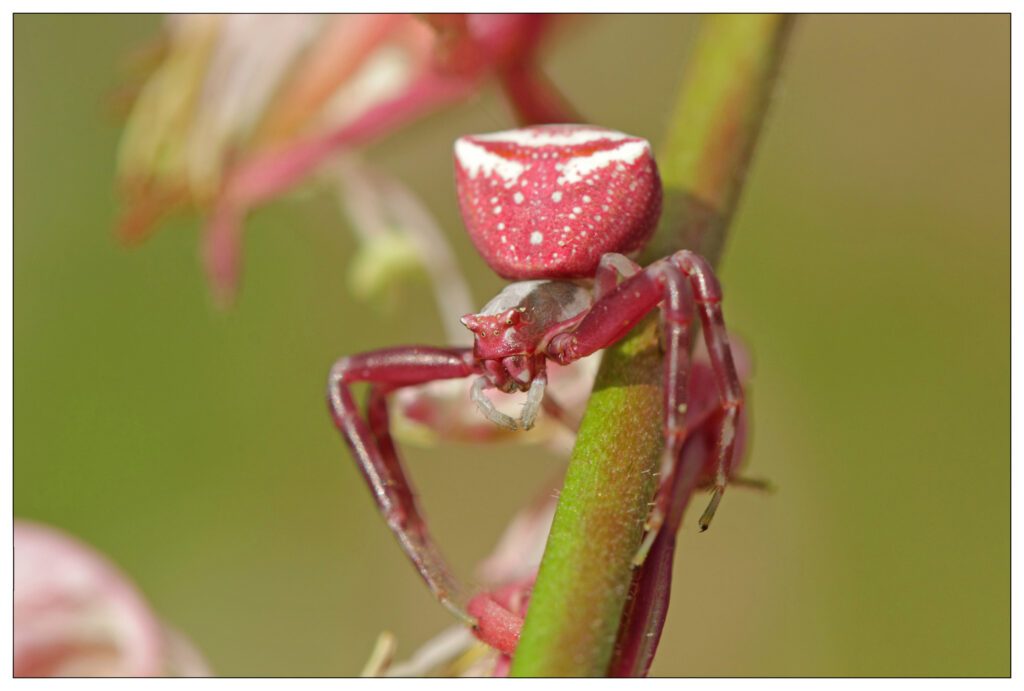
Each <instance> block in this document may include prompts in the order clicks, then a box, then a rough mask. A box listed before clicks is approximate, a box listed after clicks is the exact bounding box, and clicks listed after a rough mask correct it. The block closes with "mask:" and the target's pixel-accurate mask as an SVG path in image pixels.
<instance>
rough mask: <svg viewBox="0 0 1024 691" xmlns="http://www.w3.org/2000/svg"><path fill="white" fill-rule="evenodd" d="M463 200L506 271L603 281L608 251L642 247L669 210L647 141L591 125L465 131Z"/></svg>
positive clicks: (490, 258) (460, 177) (460, 172)
mask: <svg viewBox="0 0 1024 691" xmlns="http://www.w3.org/2000/svg"><path fill="white" fill-rule="evenodd" d="M455 171H456V172H455V175H456V187H457V189H458V196H459V206H460V209H461V211H462V217H463V220H464V221H465V223H466V228H467V229H468V231H469V235H470V237H471V238H472V240H473V243H474V244H475V245H476V248H477V250H478V251H479V252H480V254H481V256H483V258H484V260H485V261H486V262H487V263H488V265H490V267H491V268H492V269H493V270H494V271H495V272H496V273H497V274H498V275H500V276H502V277H504V278H507V279H512V280H517V279H529V278H589V277H593V275H594V272H595V270H596V269H597V265H598V262H600V260H601V257H602V255H604V254H606V253H608V252H619V253H623V254H630V253H632V252H635V251H637V250H639V249H640V248H642V247H643V246H644V244H645V243H646V242H647V240H648V239H649V238H650V236H651V233H652V232H653V231H654V227H655V224H656V223H657V220H658V215H659V214H660V212H661V180H660V178H659V177H658V169H657V166H656V165H655V163H654V157H653V156H652V154H651V147H650V145H649V144H648V143H647V141H646V140H644V139H640V138H638V137H632V136H630V135H626V134H623V133H621V132H616V131H614V130H608V129H603V128H599V127H588V126H582V125H543V126H538V127H529V128H525V129H519V130H510V131H506V132H496V133H494V134H485V135H475V136H467V137H461V138H460V139H459V140H458V141H456V143H455Z"/></svg>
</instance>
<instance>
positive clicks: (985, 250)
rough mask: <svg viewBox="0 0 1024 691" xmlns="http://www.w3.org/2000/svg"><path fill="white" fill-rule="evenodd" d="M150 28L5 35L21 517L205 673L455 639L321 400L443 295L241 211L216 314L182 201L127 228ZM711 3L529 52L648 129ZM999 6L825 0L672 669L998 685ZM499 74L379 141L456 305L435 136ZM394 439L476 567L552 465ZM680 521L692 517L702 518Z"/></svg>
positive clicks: (752, 289)
mask: <svg viewBox="0 0 1024 691" xmlns="http://www.w3.org/2000/svg"><path fill="white" fill-rule="evenodd" d="M160 21H161V19H160V17H158V16H154V15H149V16H104V15H89V16H34V15H19V16H17V17H16V18H15V47H14V55H15V64H14V67H15V98H14V113H15V123H16V125H15V127H16V129H15V160H14V180H15V197H14V200H15V210H14V211H15V213H14V221H15V223H14V247H15V286H14V290H15V292H14V295H15V302H14V305H15V317H14V319H15V330H14V343H15V353H16V355H15V363H14V382H15V384H14V398H15V410H16V412H15V427H14V429H15V440H16V441H15V451H16V453H15V488H14V496H15V512H16V515H17V516H20V517H26V518H33V519H37V520H41V521H46V522H49V523H52V524H55V525H57V526H61V527H63V528H65V529H67V530H69V531H71V532H73V533H75V534H77V535H78V536H80V537H82V538H83V539H85V540H87V541H88V542H91V543H92V544H94V545H95V546H97V547H98V548H99V549H101V550H103V551H105V552H106V553H108V554H109V555H111V557H112V558H113V559H114V560H116V561H117V562H118V563H119V564H120V565H121V566H122V567H123V568H124V569H125V570H126V571H127V572H128V573H130V574H131V575H132V576H133V577H134V578H135V579H136V580H137V582H138V583H139V585H140V587H141V588H142V589H143V590H144V591H145V593H146V595H147V596H148V597H149V599H150V600H151V601H152V603H153V604H154V606H155V607H156V608H157V609H158V610H159V611H160V612H161V613H162V614H163V615H164V617H165V618H167V619H168V620H169V621H170V622H172V623H173V624H174V625H176V626H177V627H179V628H180V629H182V630H183V631H185V632H187V634H188V635H189V636H190V637H191V638H192V639H193V640H194V641H195V642H196V644H197V645H198V646H199V647H200V648H201V649H202V650H203V651H204V652H205V654H206V655H207V656H208V658H209V660H210V662H211V664H212V665H213V668H214V669H215V671H216V672H217V673H219V674H223V675H303V676H314V675H351V674H354V673H357V672H358V671H359V669H360V668H361V666H362V664H363V662H364V661H365V659H366V657H367V655H368V654H369V652H370V649H371V646H372V644H373V641H374V639H375V637H376V636H377V634H378V632H379V631H380V630H382V629H390V630H392V631H394V632H395V633H396V634H397V636H398V640H399V646H400V650H399V656H400V657H404V656H405V655H407V654H408V653H410V652H411V651H412V650H414V649H415V648H416V647H418V645H419V644H420V643H421V642H423V641H424V640H425V639H426V638H428V637H429V636H431V635H432V634H434V633H435V632H437V631H439V630H440V629H441V628H443V627H445V626H447V625H449V623H450V620H449V616H448V615H447V614H446V613H445V612H444V611H443V610H442V609H441V608H440V607H438V606H436V605H435V604H434V602H433V601H432V599H431V598H430V596H429V594H428V593H427V591H426V589H425V588H424V587H423V586H422V585H421V583H420V582H419V580H418V578H417V576H416V575H415V574H414V573H413V571H412V570H411V568H410V567H409V566H408V565H407V564H406V563H405V561H404V558H403V557H402V555H401V553H400V551H399V549H398V548H397V546H396V545H395V544H394V542H393V540H392V538H391V537H390V535H389V533H388V531H387V530H386V528H385V526H384V525H383V523H382V522H381V521H380V519H379V518H378V516H377V514H376V512H375V511H374V509H373V506H372V503H371V501H370V498H369V496H368V493H367V492H366V490H365V488H364V487H363V486H362V483H361V480H360V479H359V477H358V475H357V472H356V470H355V467H354V465H353V463H352V462H351V461H350V460H349V457H348V454H347V451H346V450H345V448H344V447H343V445H342V443H341V441H340V440H339V438H338V435H337V433H336V432H335V430H334V428H333V426H332V425H331V423H330V420H329V418H328V416H327V414H326V412H325V410H324V404H323V389H324V381H325V376H326V372H327V369H328V368H329V366H330V364H331V363H332V362H333V360H334V359H335V358H336V357H337V356H339V355H341V354H345V353H351V352H353V351H359V350H364V349H369V348H374V347H380V346H385V345H392V344H399V343H406V342H441V341H442V340H443V334H442V329H441V326H440V324H439V323H438V320H437V317H436V316H434V315H435V312H434V308H433V304H432V301H431V299H430V296H429V291H428V290H425V289H424V288H423V287H422V286H417V285H415V284H412V285H406V286H405V287H404V288H405V289H404V291H403V295H402V301H401V307H400V309H398V310H391V311H388V310H384V309H382V308H381V306H380V305H378V304H372V303H370V304H368V303H363V302H360V301H358V300H356V299H355V298H354V297H352V296H351V295H350V294H348V292H347V290H346V283H345V271H346V266H347V261H348V258H349V257H350V256H351V254H352V252H353V251H354V248H355V245H354V241H353V238H352V235H351V233H350V232H349V231H348V230H347V228H346V224H345V221H344V220H343V219H342V218H341V217H340V215H339V214H338V211H337V209H336V206H335V202H334V201H333V200H332V199H330V198H327V197H325V196H319V195H314V196H309V195H305V196H293V197H291V198H289V199H285V200H282V201H280V202H278V203H275V204H273V205H271V206H269V207H266V208H264V209H262V210H261V211H259V212H258V213H256V214H255V215H254V216H253V217H251V219H250V221H249V223H248V225H247V229H248V236H247V242H246V248H245V249H246V274H245V277H244V285H243V287H242V293H241V297H240V300H239V302H238V304H237V305H236V307H235V308H234V309H232V310H231V311H229V312H224V313H222V312H218V311H216V310H215V309H213V308H212V307H211V305H210V300H209V298H208V294H207V290H206V286H205V283H204V279H203V276H202V274H201V272H200V269H199V265H198V262H197V256H196V255H197V249H196V248H197V232H198V224H197V223H196V221H195V219H189V218H185V219H180V220H178V221H174V222H171V223H167V224H165V225H164V227H163V228H162V229H161V231H160V232H158V233H157V234H156V235H155V236H154V237H153V238H152V239H151V240H150V241H149V242H147V243H146V244H145V245H144V246H142V247H141V248H139V249H137V250H133V251H128V250H125V249H124V248H122V247H120V246H119V245H118V244H117V243H116V242H115V241H114V239H113V237H112V225H113V219H114V216H115V203H114V194H113V174H114V155H115V151H116V146H117V140H118V136H119V129H118V123H117V121H116V119H115V118H113V117H111V116H110V115H109V112H108V111H109V108H108V107H107V105H106V104H105V99H107V97H108V96H109V94H110V93H111V91H112V90H113V89H114V88H115V87H116V86H117V85H118V80H119V69H120V68H119V66H120V65H122V63H123V59H124V56H125V55H126V54H127V53H128V52H129V51H130V50H132V49H133V48H135V47H137V46H138V45H139V44H141V43H142V42H144V41H145V40H146V39H148V38H149V37H151V36H152V35H154V34H155V33H156V31H157V29H158V26H159V23H160ZM698 22H699V20H698V18H696V17H690V16H671V17H668V16H628V15H627V16H603V17H592V18H590V19H588V20H586V21H581V22H577V23H576V24H574V25H572V26H570V27H569V29H568V30H567V31H565V32H564V33H563V34H562V35H561V38H560V39H559V40H558V41H557V44H556V45H553V46H552V47H551V48H552V49H551V51H550V53H549V59H548V63H547V64H548V69H549V72H550V74H551V75H552V76H553V78H554V79H555V81H556V82H557V83H558V84H560V85H561V86H562V87H563V88H564V90H565V91H566V92H567V94H568V95H569V96H570V97H571V99H572V100H573V101H574V102H575V103H576V104H577V105H578V106H579V107H580V109H581V110H582V111H583V112H584V113H586V114H587V115H588V116H589V117H590V118H591V119H592V120H593V121H595V122H598V123H600V124H603V125H606V126H609V127H614V128H617V129H622V130H625V131H628V132H631V133H635V134H639V135H642V136H647V137H648V138H651V139H653V140H655V141H657V140H658V139H659V138H660V133H661V132H662V130H663V128H664V125H665V123H666V121H667V114H668V110H669V108H670V105H671V104H672V102H673V99H674V94H675V89H676V86H677V85H678V83H679V80H680V76H681V73H682V70H683V68H684V66H685V61H686V56H687V54H688V52H689V50H690V48H691V46H692V42H693V37H694V35H695V32H696V29H697V25H698ZM1009 39H1010V22H1009V17H1008V16H995V15H989V16H912V17H911V16H884V17H883V16H840V15H832V16H808V17H803V18H801V19H800V20H799V22H798V24H797V26H796V29H795V32H794V34H793V36H792V41H791V44H790V50H789V53H788V58H787V61H786V63H785V66H784V73H783V77H782V81H781V87H780V88H779V90H778V92H777V96H776V98H775V101H774V104H773V107H772V111H771V113H770V115H769V119H768V122H767V125H766V128H765V131H764V136H763V139H762V142H761V145H760V147H759V149H758V151H757V153H756V157H755V161H754V165H753V168H752V170H751V172H750V175H749V179H748V184H747V188H746V192H745V195H744V199H743V201H742V203H741V206H740V210H739V214H738V217H737V219H736V223H735V226H734V228H733V231H732V233H731V236H730V240H729V244H728V247H727V250H726V253H725V256H724V261H723V264H722V267H721V277H722V281H723V283H724V286H725V290H726V300H727V313H728V320H729V324H730V325H731V327H732V329H733V330H734V331H735V332H737V333H738V334H739V335H740V336H741V337H742V338H743V339H744V340H745V341H746V342H747V343H749V344H750V346H751V348H752V350H753V351H754V354H755V358H756V375H755V378H754V382H753V384H752V386H751V390H750V397H751V401H752V402H751V405H752V411H753V416H754V417H753V419H754V425H755V427H754V441H753V445H752V450H751V454H750V457H749V459H748V463H749V471H750V473H751V474H753V475H757V476H766V477H770V478H771V479H772V480H773V481H774V482H775V483H776V484H777V485H778V486H779V488H780V489H779V491H778V492H777V493H775V494H773V495H758V494H755V493H750V492H744V491H733V492H731V493H730V494H729V496H728V498H727V500H726V501H725V503H724V504H723V506H722V510H721V511H720V512H719V515H718V517H717V518H716V522H715V527H714V529H713V530H712V531H710V532H709V533H707V534H704V535H698V534H697V531H696V530H695V529H687V530H684V533H683V535H682V538H681V545H680V548H679V551H678V557H677V558H678V562H677V576H676V582H675V586H674V593H673V600H672V611H671V613H670V617H669V622H668V626H667V628H666V631H665V635H664V638H663V641H662V645H661V652H660V657H659V659H658V661H657V662H656V664H655V667H654V670H653V672H654V673H655V674H660V675H683V674H685V675H1007V674H1009V671H1010V649H1009V642H1010V636H1009V634H1010V618H1009V615H1010V610H1009V604H1010V578H1009V576H1010V561H1009V558H1010V543H1009V530H1010V521H1009V519H1010V486H1009V461H1010V454H1009V451H1010V435H1009V411H1010V387H1009V374H1010V353H1009V346H1010V333H1009V328H1010V320H1009V309H1010V297H1009V278H1010V271H1009V267H1010V263H1009V247H1010V243H1009V171H1010V168H1009V135H1010V126H1009V125H1010V121H1009V112H1010V110H1009V107H1010V102H1009V84H1010V82H1009V51H1010V40H1009ZM510 124H511V120H510V118H509V116H508V114H507V111H506V109H505V107H504V105H503V103H502V102H501V100H500V98H499V97H498V95H497V94H496V92H495V91H494V90H493V89H489V90H488V91H487V92H485V94H484V95H483V96H482V97H481V98H479V99H477V100H475V101H473V102H471V103H468V104H466V105H463V106H459V107H457V108H454V109H451V110H448V111H446V112H445V113H444V114H442V115H439V116H435V117H432V118H430V119H428V120H425V121H421V122H419V123H418V124H416V125H415V126H413V127H411V128H408V129H407V130H405V131H403V132H402V133H401V134H399V135H398V136H395V137H392V138H390V139H388V140H386V141H385V142H383V143H381V144H379V145H377V146H375V147H373V148H372V149H371V150H370V157H371V160H373V161H374V162H375V163H377V164H379V165H380V166H382V167H383V168H384V169H386V170H389V171H392V172H394V173H395V174H397V175H399V176H400V177H401V178H402V179H403V180H405V181H406V182H407V183H408V184H409V185H410V186H411V187H412V188H413V189H414V190H415V191H416V192H417V193H418V194H420V195H421V197H422V198H423V199H424V200H425V201H426V202H427V204H428V205H429V206H430V208H431V209H432V210H433V211H434V212H435V213H436V214H437V216H438V218H439V219H440V220H441V222H442V224H443V226H444V227H445V229H446V230H447V231H448V232H449V234H450V237H451V239H452V242H453V244H454V245H455V247H456V249H457V251H458V253H459V255H460V259H461V260H462V261H463V262H464V267H465V270H466V272H467V275H468V276H469V277H470V279H471V281H472V285H473V288H474V293H475V298H476V299H477V300H478V301H479V302H480V303H481V304H482V303H483V302H484V301H485V300H486V299H487V298H489V297H490V295H491V294H492V293H494V292H495V291H496V289H497V288H498V286H499V285H500V283H499V281H498V279H496V278H495V277H494V276H492V275H490V274H489V272H488V271H487V269H486V267H485V266H484V265H483V262H482V261H481V260H480V259H478V258H477V257H476V256H475V255H474V253H473V252H472V249H471V247H470V246H469V243H468V240H467V239H466V238H465V237H464V235H463V233H462V231H461V223H460V221H459V219H458V213H457V208H456V203H455V196H454V191H453V184H452V174H451V170H450V166H451V163H450V145H451V142H452V140H453V139H454V138H455V137H456V136H458V135H460V134H464V133H467V132H476V131H487V130H493V129H497V128H503V127H507V126H509V125H510ZM528 448H529V450H528V451H524V450H523V447H515V446H502V447H499V448H486V449H485V448H480V447H472V446H445V447H441V448H437V449H429V450H419V449H411V450H409V451H408V453H407V456H408V462H409V465H410V466H411V468H412V472H413V475H414V477H415V479H416V480H417V482H418V484H419V488H420V491H421V494H422V495H423V499H424V503H425V505H426V507H427V511H428V512H429V514H430V515H431V518H432V521H433V523H434V524H435V530H436V533H437V534H438V536H439V539H440V540H441V541H442V543H443V544H444V545H446V546H447V548H448V552H449V553H450V555H451V557H452V558H453V561H454V562H455V563H456V565H457V567H458V568H459V570H460V571H461V572H462V573H464V574H467V573H469V571H470V569H471V568H472V566H473V564H474V563H475V561H476V560H477V559H478V558H480V557H481V556H482V555H484V554H486V553H487V552H488V551H489V549H490V547H491V545H492V543H493V542H494V540H496V538H497V536H498V535H499V534H500V532H501V530H502V528H503V526H504V525H505V524H506V522H507V521H508V519H509V518H510V516H511V515H512V514H513V513H514V512H515V511H516V509H517V507H519V506H521V505H523V504H524V503H525V502H526V501H527V500H528V498H530V497H532V496H533V494H534V493H535V492H536V491H537V489H538V487H540V485H541V484H542V483H543V481H544V480H545V478H546V477H548V476H549V474H550V473H552V472H554V471H555V470H556V469H557V468H559V467H560V464H561V461H560V460H559V459H558V458H557V457H556V456H554V455H552V454H549V453H545V452H542V451H537V450H534V449H533V448H532V447H528ZM692 522H693V521H692V518H691V519H690V520H689V521H688V524H689V525H690V526H691V528H692V527H693V526H692Z"/></svg>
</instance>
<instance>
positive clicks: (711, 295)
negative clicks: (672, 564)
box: [547, 250, 743, 563]
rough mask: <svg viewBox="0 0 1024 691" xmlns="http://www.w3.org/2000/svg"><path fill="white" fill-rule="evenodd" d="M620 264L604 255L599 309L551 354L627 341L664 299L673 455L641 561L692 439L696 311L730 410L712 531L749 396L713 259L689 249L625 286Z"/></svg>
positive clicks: (563, 358)
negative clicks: (690, 382) (689, 406)
mask: <svg viewBox="0 0 1024 691" xmlns="http://www.w3.org/2000/svg"><path fill="white" fill-rule="evenodd" d="M627 261H628V260H627ZM618 264H620V261H619V260H618V259H617V258H615V257H608V258H607V260H606V259H604V258H603V259H602V262H601V264H600V266H599V271H598V276H597V280H596V281H595V283H596V290H597V293H598V294H597V297H596V299H595V301H594V304H593V306H592V307H591V309H590V311H589V312H588V313H587V315H586V316H585V317H584V318H583V319H582V320H581V321H580V322H579V324H578V325H577V326H576V328H575V330H573V331H571V332H566V333H562V334H558V335H557V336H555V337H554V338H552V339H551V341H550V342H549V345H548V349H547V353H548V356H549V357H551V358H552V359H554V360H555V361H556V362H559V363H561V364H567V363H569V362H573V361H575V360H578V359H579V358H581V357H586V356H587V355H589V354H591V353H593V352H594V351H596V350H599V349H601V348H605V347H608V346H610V345H612V344H613V343H616V342H617V341H619V340H620V339H621V338H623V337H624V336H625V335H626V334H627V333H628V332H629V331H630V330H631V329H632V328H633V327H634V326H635V325H636V324H637V322H639V321H640V319H641V318H643V316H644V315H645V314H647V313H648V312H649V311H650V310H652V309H654V308H655V307H656V306H657V305H658V304H659V303H661V304H662V327H663V336H664V349H665V365H664V367H665V393H664V397H665V398H664V401H665V437H666V455H665V461H664V462H663V464H662V470H661V477H660V478H659V490H658V493H657V495H656V497H655V502H654V508H653V510H652V512H651V516H650V518H649V519H648V524H647V528H648V535H647V537H646V539H645V541H644V543H643V545H642V546H641V549H640V551H639V553H638V554H637V563H641V562H642V561H643V557H644V555H645V554H646V551H647V549H649V548H650V545H651V543H653V540H654V537H655V536H656V534H657V531H658V529H659V528H660V527H661V525H662V523H663V522H664V520H665V514H666V510H667V507H668V503H669V502H670V501H671V492H670V488H671V485H672V479H673V476H674V474H675V473H676V472H677V471H678V468H677V465H678V463H679V459H680V451H681V449H682V447H683V444H684V443H685V441H686V435H687V429H686V424H685V419H686V393H687V374H688V371H689V366H690V338H691V336H690V323H691V321H692V314H693V313H694V312H695V311H696V313H697V315H698V316H699V318H700V321H701V325H702V327H703V332H704V339H705V342H706V343H707V350H708V354H709V358H710V360H711V365H712V369H713V371H714V375H715V383H716V387H717V388H718V390H719V395H720V397H721V407H722V410H723V415H722V418H721V426H720V431H719V435H718V445H717V447H718V459H717V462H716V465H715V478H714V488H713V494H712V498H711V502H710V504H709V505H708V508H707V509H706V510H705V511H704V514H703V515H702V516H701V518H700V528H701V530H706V529H707V527H708V525H709V523H710V521H711V518H712V516H714V513H715V510H716V509H717V507H718V503H719V502H720V501H721V497H722V493H723V492H724V491H725V485H726V482H727V480H728V473H729V471H730V470H731V466H732V456H733V450H734V447H735V439H736V421H737V415H738V414H739V410H740V408H741V407H742V404H743V393H742V390H741V387H740V384H739V376H738V375H737V374H736V368H735V365H734V364H733V360H732V354H731V351H730V350H729V341H728V336H727V334H726V331H725V322H724V319H723V316H722V307H721V300H722V293H721V288H720V287H719V285H718V281H717V280H716V279H715V277H714V274H713V273H712V271H711V268H710V266H708V264H707V262H705V261H704V259H702V258H701V257H700V256H699V255H696V254H694V253H693V252H689V251H686V250H684V251H681V252H677V253H676V254H674V255H672V256H671V257H669V258H667V259H663V260H660V261H657V262H655V263H654V264H651V265H650V266H648V267H647V268H646V269H643V270H642V271H639V272H638V273H635V274H634V275H632V276H630V277H628V278H626V279H625V280H624V281H622V282H621V283H617V279H616V277H615V275H614V273H613V272H615V271H618V273H623V272H622V271H619V270H618ZM627 270H628V268H627Z"/></svg>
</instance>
